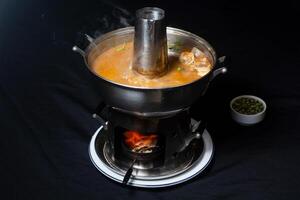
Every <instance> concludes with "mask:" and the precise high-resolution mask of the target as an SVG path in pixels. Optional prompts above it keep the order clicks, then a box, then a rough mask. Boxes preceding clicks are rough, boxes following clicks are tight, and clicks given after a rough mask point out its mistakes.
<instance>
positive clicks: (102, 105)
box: [93, 102, 108, 130]
mask: <svg viewBox="0 0 300 200" xmlns="http://www.w3.org/2000/svg"><path fill="white" fill-rule="evenodd" d="M105 108H107V106H106V104H105V103H104V102H101V103H100V104H99V105H98V106H97V108H96V111H95V113H94V114H93V118H94V119H97V120H98V121H99V122H100V124H101V125H102V126H103V128H104V130H107V129H108V121H107V120H106V119H105V117H103V116H102V115H101V113H102V111H103V110H104V109H105Z"/></svg>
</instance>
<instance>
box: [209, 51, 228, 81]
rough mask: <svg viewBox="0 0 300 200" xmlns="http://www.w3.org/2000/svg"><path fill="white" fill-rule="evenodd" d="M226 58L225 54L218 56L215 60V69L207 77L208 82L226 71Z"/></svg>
mask: <svg viewBox="0 0 300 200" xmlns="http://www.w3.org/2000/svg"><path fill="white" fill-rule="evenodd" d="M228 60H229V59H228V58H227V57H226V56H222V57H220V58H218V61H217V62H218V63H217V67H218V69H216V70H214V71H213V72H212V75H211V76H210V78H209V81H210V82H211V81H212V80H213V79H214V78H215V77H216V76H218V75H219V74H225V73H226V72H227V68H226V65H227V64H228Z"/></svg>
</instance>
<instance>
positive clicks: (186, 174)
mask: <svg viewBox="0 0 300 200" xmlns="http://www.w3.org/2000/svg"><path fill="white" fill-rule="evenodd" d="M101 130H102V126H101V127H100V128H99V129H98V130H97V131H96V132H95V134H94V135H93V137H92V139H91V142H90V145H89V155H90V158H91V161H92V162H93V164H94V165H95V167H96V168H97V169H98V170H99V171H100V172H101V173H102V174H104V175H105V176H107V177H108V178H110V179H112V180H114V181H116V182H119V183H122V181H123V178H124V174H120V173H119V172H117V171H116V170H115V169H113V168H112V167H111V166H110V165H108V164H107V162H105V161H103V160H101V158H100V157H99V156H98V154H97V152H96V139H97V136H100V135H99V134H101ZM202 140H203V151H202V153H201V155H200V156H199V157H198V158H197V159H196V160H195V161H194V162H193V163H192V164H191V165H190V166H189V167H188V168H187V169H185V170H184V171H182V172H181V173H175V174H174V175H173V176H172V175H170V176H168V177H159V176H158V177H154V178H152V179H142V178H138V177H134V176H132V177H131V178H130V180H129V181H128V183H127V184H128V185H131V186H135V187H142V188H160V187H168V186H172V185H177V184H180V183H183V182H185V181H188V180H190V179H192V178H194V177H195V176H197V175H199V174H200V173H201V172H203V170H204V169H205V168H206V167H207V166H208V165H209V163H210V162H211V160H212V157H213V153H214V145H213V142H212V139H211V136H210V134H209V133H208V131H207V130H204V132H203V134H202Z"/></svg>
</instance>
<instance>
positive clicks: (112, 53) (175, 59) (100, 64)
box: [92, 42, 212, 88]
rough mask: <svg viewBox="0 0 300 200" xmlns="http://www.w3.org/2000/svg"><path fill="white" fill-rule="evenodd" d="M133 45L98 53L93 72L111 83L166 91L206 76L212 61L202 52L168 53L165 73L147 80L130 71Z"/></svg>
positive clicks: (126, 44)
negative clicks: (168, 88)
mask: <svg viewBox="0 0 300 200" xmlns="http://www.w3.org/2000/svg"><path fill="white" fill-rule="evenodd" d="M132 60H133V42H128V43H123V44H120V45H118V46H116V47H113V48H110V49H108V50H106V51H104V52H103V53H102V54H100V55H99V56H98V57H97V58H96V59H95V61H94V62H93V63H92V70H93V71H94V72H95V73H96V74H98V75H99V76H100V77H102V78H104V79H106V80H109V81H111V82H114V83H117V84H122V85H126V86H134V87H141V88H167V87H176V86H180V85H185V84H188V83H191V82H193V81H196V80H198V79H200V78H201V77H203V76H205V75H206V74H207V73H208V72H209V71H210V70H211V68H212V62H211V61H210V59H209V58H208V56H207V55H205V54H204V53H203V52H202V51H200V50H199V49H197V48H193V49H191V50H190V51H183V52H181V53H176V54H170V55H169V58H168V65H169V66H168V69H169V70H168V72H167V73H166V74H164V75H163V76H161V77H156V78H148V77H146V76H143V75H141V74H139V73H137V72H135V71H134V70H133V69H132Z"/></svg>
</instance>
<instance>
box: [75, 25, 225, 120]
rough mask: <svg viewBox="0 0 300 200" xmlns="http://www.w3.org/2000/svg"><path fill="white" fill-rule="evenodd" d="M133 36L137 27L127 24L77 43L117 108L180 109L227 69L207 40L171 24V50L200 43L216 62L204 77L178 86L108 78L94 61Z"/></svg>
mask: <svg viewBox="0 0 300 200" xmlns="http://www.w3.org/2000/svg"><path fill="white" fill-rule="evenodd" d="M133 38H134V27H127V28H122V29H118V30H115V31H112V32H109V33H107V34H105V35H102V36H100V37H99V38H97V39H93V38H91V37H90V36H88V35H87V39H88V40H89V42H90V44H89V45H88V47H87V48H86V49H85V50H84V51H83V50H81V49H80V48H78V47H77V46H74V47H73V50H74V51H76V52H79V53H80V54H81V55H82V56H83V57H84V61H85V64H86V66H87V67H88V69H89V70H90V71H91V72H92V73H93V74H94V75H96V76H97V77H98V80H99V86H100V87H99V91H100V92H101V93H102V97H103V100H104V102H105V103H106V104H107V105H109V106H111V107H113V108H115V109H118V110H121V111H124V112H128V113H131V114H135V115H142V116H161V115H168V114H172V113H177V112H179V111H181V110H184V109H186V108H188V107H190V106H191V104H193V103H194V102H195V101H196V100H197V99H198V98H199V97H200V96H201V95H203V94H204V93H205V91H206V89H207V87H208V85H209V83H210V82H211V81H212V80H213V79H214V78H215V77H216V76H217V75H218V74H220V73H225V72H226V71H227V70H226V68H225V67H218V65H219V64H220V62H222V60H223V59H217V56H216V52H215V51H214V49H213V48H212V46H211V45H210V44H209V43H208V42H207V41H205V40H204V39H203V38H201V37H199V36H197V35H195V34H192V33H190V32H187V31H184V30H181V29H177V28H171V27H168V28H167V38H168V46H169V52H168V53H169V54H176V53H178V50H185V49H186V50H191V49H192V48H193V47H196V48H198V49H200V50H201V51H203V52H204V53H205V54H206V55H207V56H208V58H209V59H210V60H211V62H212V63H213V68H212V70H211V71H210V72H209V73H208V74H207V75H205V76H204V77H202V78H201V79H198V80H196V81H194V82H192V83H189V84H186V85H182V86H177V87H168V88H142V87H133V86H128V85H122V84H119V83H115V82H112V81H110V80H106V79H105V78H103V77H101V76H99V75H97V74H96V73H95V72H94V71H93V69H92V67H91V66H92V63H93V61H94V60H95V59H96V58H97V57H98V56H99V55H100V54H101V53H102V52H104V51H106V50H108V49H110V48H112V47H115V46H117V45H119V44H123V43H124V42H129V41H132V40H133ZM178 44H179V45H178ZM173 47H175V48H173ZM178 48H180V49H178Z"/></svg>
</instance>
